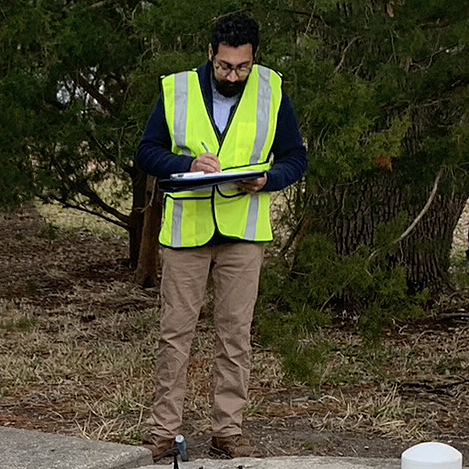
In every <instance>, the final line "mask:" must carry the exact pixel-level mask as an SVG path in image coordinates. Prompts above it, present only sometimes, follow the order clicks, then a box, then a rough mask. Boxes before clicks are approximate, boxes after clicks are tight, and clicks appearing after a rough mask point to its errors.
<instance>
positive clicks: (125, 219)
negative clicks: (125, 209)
mask: <svg viewBox="0 0 469 469" xmlns="http://www.w3.org/2000/svg"><path fill="white" fill-rule="evenodd" d="M78 192H79V193H80V194H82V195H84V196H85V197H87V198H88V199H89V200H90V201H91V203H92V204H94V205H96V206H97V207H100V208H101V209H103V210H104V211H105V212H106V213H109V214H111V215H112V216H114V217H116V218H117V219H118V220H120V221H121V222H122V223H124V224H125V225H127V226H128V225H129V223H130V217H129V216H128V215H124V214H123V213H121V212H119V210H117V209H116V208H114V207H112V206H111V205H109V204H107V203H106V202H104V200H103V199H101V197H100V196H99V195H98V194H97V193H96V192H94V191H93V190H91V189H90V188H89V187H78Z"/></svg>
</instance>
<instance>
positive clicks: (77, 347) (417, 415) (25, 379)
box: [0, 206, 469, 460]
mask: <svg viewBox="0 0 469 469" xmlns="http://www.w3.org/2000/svg"><path fill="white" fill-rule="evenodd" d="M0 237H1V239H2V243H1V244H0V263H1V265H2V267H3V268H2V269H1V270H0V326H1V327H0V336H1V339H2V340H1V342H0V367H1V368H2V381H3V383H2V394H1V395H2V402H1V406H0V407H1V412H0V425H11V426H14V427H18V428H29V429H39V430H43V431H50V432H57V433H62V434H68V435H76V436H81V437H87V438H92V439H101V440H109V441H119V442H124V443H132V444H139V442H140V439H141V436H142V433H143V432H144V430H145V419H146V418H147V416H148V412H149V408H150V406H151V402H152V394H153V386H152V382H153V376H152V375H153V369H154V356H155V348H156V343H157V338H158V290H157V289H150V290H142V289H140V288H138V287H137V286H136V285H135V284H134V283H133V281H132V271H131V270H130V269H129V268H128V266H127V265H126V263H125V262H124V261H123V260H124V259H125V258H126V256H127V241H126V239H125V238H123V237H121V236H118V235H115V234H100V235H97V234H95V233H92V232H91V231H88V230H86V229H81V230H73V231H65V230H61V229H57V228H55V227H54V226H53V225H51V224H48V223H45V222H44V221H43V220H42V219H41V218H40V216H39V215H38V213H37V211H36V210H35V208H34V207H33V206H30V207H26V208H25V209H23V210H22V211H20V212H18V213H15V214H3V215H1V216H0ZM468 312H469V302H468V300H467V294H466V293H465V292H464V291H462V292H459V293H458V294H457V295H454V296H453V297H450V298H446V299H445V300H444V301H442V305H441V308H440V309H439V310H438V311H435V314H434V316H432V317H431V318H427V319H426V320H424V321H421V322H419V323H415V324H412V325H407V326H405V327H400V328H397V327H396V328H395V329H392V330H389V331H388V332H387V334H386V336H385V337H384V338H383V340H382V343H381V344H380V347H379V348H378V349H376V350H367V349H366V345H365V344H364V343H363V341H362V340H361V338H360V337H359V336H358V334H357V333H356V332H355V331H354V330H352V329H350V328H347V327H344V326H342V327H330V328H326V329H323V330H321V331H320V332H318V334H320V336H319V335H318V339H324V338H327V340H329V341H331V342H333V343H334V344H336V346H335V348H334V349H333V351H332V352H331V353H330V354H329V356H328V360H327V363H326V365H325V367H324V368H323V369H322V376H323V378H322V380H321V383H320V386H319V388H318V389H310V388H307V387H305V386H303V385H301V383H296V382H293V381H292V380H290V379H288V377H286V376H284V374H283V372H282V369H281V367H280V365H279V362H278V359H277V357H276V356H275V355H274V354H273V353H272V352H271V351H269V350H265V349H262V348H260V347H259V346H257V345H256V344H254V350H253V370H252V379H251V389H250V404H249V407H248V409H247V411H246V418H245V426H246V429H247V431H248V432H249V434H250V435H251V436H252V438H253V439H255V440H256V441H257V445H258V446H259V447H260V449H261V451H262V453H263V454H264V455H266V456H267V455H270V456H281V455H306V454H314V455H328V456H364V457H392V458H398V457H399V456H400V454H401V452H402V451H403V450H404V449H405V448H407V447H409V446H410V445H412V444H415V443H417V442H419V441H429V440H437V441H442V442H446V443H449V444H451V445H453V446H455V447H456V448H458V449H459V450H460V451H461V452H462V453H463V455H464V457H465V459H466V460H468V458H469V443H468V441H467V434H468V433H469V399H468V395H469V394H468V393H469V379H468V376H469V373H468V367H469V324H468ZM213 342H214V337H213V329H212V318H211V316H210V313H209V311H207V312H206V314H204V315H203V317H202V318H201V320H200V322H199V325H198V331H197V336H196V338H195V340H194V344H193V353H192V358H191V362H190V368H189V377H188V390H187V397H186V403H185V406H186V410H185V427H184V433H185V434H186V436H187V438H188V442H189V448H190V452H191V457H193V458H194V457H203V456H207V454H208V452H207V449H208V446H209V440H210V394H211V386H210V380H209V379H208V377H209V375H210V367H211V361H212V360H211V357H212V344H213Z"/></svg>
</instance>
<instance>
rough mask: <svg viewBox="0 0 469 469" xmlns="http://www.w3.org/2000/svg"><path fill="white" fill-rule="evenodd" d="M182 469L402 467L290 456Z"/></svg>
mask: <svg viewBox="0 0 469 469" xmlns="http://www.w3.org/2000/svg"><path fill="white" fill-rule="evenodd" d="M172 467H173V464H166V465H161V464H156V465H152V466H146V467H145V468H141V469H163V468H165V469H170V468H172ZM179 467H180V469H371V468H376V469H400V467H401V462H400V460H399V459H376V458H369V459H363V458H329V457H318V456H301V457H300V456H295V457H292V456H289V457H281V458H263V459H255V458H237V459H230V460H216V459H198V460H195V461H188V462H184V463H179Z"/></svg>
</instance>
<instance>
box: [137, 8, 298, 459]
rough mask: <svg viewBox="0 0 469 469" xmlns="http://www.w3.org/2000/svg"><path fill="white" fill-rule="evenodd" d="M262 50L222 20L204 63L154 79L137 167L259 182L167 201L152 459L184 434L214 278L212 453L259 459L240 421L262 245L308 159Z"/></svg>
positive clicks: (246, 29)
mask: <svg viewBox="0 0 469 469" xmlns="http://www.w3.org/2000/svg"><path fill="white" fill-rule="evenodd" d="M258 42H259V28H258V25H257V23H256V22H255V21H254V20H253V19H251V18H250V17H249V16H247V15H245V14H240V13H235V14H230V15H227V16H224V17H222V18H221V19H219V20H218V22H217V23H216V26H215V30H214V34H213V38H212V40H211V43H210V44H209V48H208V56H209V60H208V62H207V63H206V64H204V65H202V66H200V67H199V68H198V69H197V70H192V71H188V72H182V73H176V74H174V75H169V76H166V77H163V78H162V80H161V89H162V90H161V95H160V97H159V98H158V101H157V103H156V105H155V108H154V110H153V113H152V115H151V116H150V119H149V121H148V124H147V128H146V130H145V133H144V135H143V138H142V140H141V142H140V145H139V149H138V163H139V165H140V167H141V168H142V169H143V170H144V171H145V172H147V173H148V174H152V175H155V176H157V177H159V178H167V177H169V175H170V174H172V173H180V172H185V171H203V172H204V173H213V172H218V171H222V170H226V169H236V170H237V171H250V170H259V171H263V172H264V174H263V175H262V176H261V177H258V178H256V179H252V180H244V181H241V182H238V183H237V185H233V184H230V185H227V184H225V185H219V186H215V187H211V188H206V189H200V190H197V191H183V192H177V193H168V194H165V202H164V221H163V224H162V228H161V232H160V235H159V241H160V244H161V245H162V260H163V271H162V281H161V297H162V312H161V319H160V342H159V348H158V357H157V363H158V370H157V376H156V399H155V403H154V406H153V408H152V419H151V420H152V428H151V434H152V436H151V439H150V440H151V449H152V452H153V455H154V457H155V459H158V458H159V457H161V456H162V455H164V454H167V451H168V450H170V449H171V448H172V447H173V444H174V443H173V441H174V436H175V435H176V434H177V432H178V429H179V428H180V427H181V424H182V408H183V402H184V393H185V385H186V372H187V365H188V361H189V352H190V345H191V340H192V337H193V334H194V331H195V327H196V324H197V319H198V315H199V311H200V307H201V305H202V302H203V298H204V293H205V288H206V283H207V278H208V275H209V274H210V273H211V275H212V279H213V284H214V297H215V301H214V321H215V332H216V350H215V363H214V370H213V375H214V378H213V379H214V382H213V392H214V396H213V408H212V431H213V436H212V445H211V452H212V453H215V454H218V455H223V456H225V457H240V456H252V455H254V454H255V451H254V448H253V447H252V446H251V445H250V444H249V442H248V440H247V439H246V438H244V437H243V436H242V412H243V409H244V407H245V405H246V402H247V394H248V380H249V370H250V328H251V322H252V315H253V310H254V304H255V301H256V298H257V290H258V281H259V273H260V268H261V264H262V257H263V244H264V242H267V241H271V240H272V233H271V227H270V219H269V193H270V192H271V191H275V190H280V189H282V188H284V187H286V186H287V185H289V184H292V183H294V182H295V181H297V180H298V179H299V178H300V177H301V176H302V174H303V172H304V171H305V168H306V150H305V147H304V145H303V143H302V139H301V136H300V133H299V131H298V125H297V122H296V118H295V115H294V111H293V108H292V104H291V101H290V99H289V98H288V96H287V95H286V94H285V93H284V92H283V91H282V87H281V86H282V83H281V82H282V80H281V76H280V75H279V74H278V73H276V72H274V71H273V70H270V69H268V68H266V67H262V66H260V65H255V64H254V58H255V54H256V50H257V46H258ZM272 154H273V161H271V160H272V158H271V156H272Z"/></svg>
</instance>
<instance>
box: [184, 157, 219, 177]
mask: <svg viewBox="0 0 469 469" xmlns="http://www.w3.org/2000/svg"><path fill="white" fill-rule="evenodd" d="M191 171H203V172H204V173H216V172H218V171H221V166H220V160H219V159H218V158H217V156H216V155H214V154H213V153H202V154H200V155H199V156H197V157H196V158H194V161H192V164H191Z"/></svg>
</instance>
